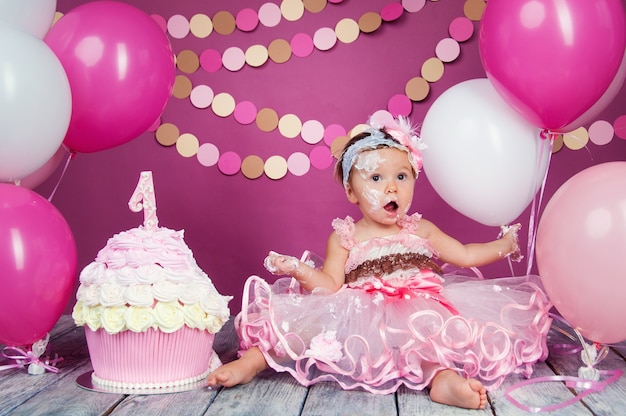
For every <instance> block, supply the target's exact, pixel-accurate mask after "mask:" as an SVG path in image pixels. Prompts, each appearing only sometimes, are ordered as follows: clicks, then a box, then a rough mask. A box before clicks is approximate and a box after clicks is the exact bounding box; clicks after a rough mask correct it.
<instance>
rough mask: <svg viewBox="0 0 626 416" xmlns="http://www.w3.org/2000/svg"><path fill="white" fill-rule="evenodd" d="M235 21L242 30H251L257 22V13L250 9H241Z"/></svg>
mask: <svg viewBox="0 0 626 416" xmlns="http://www.w3.org/2000/svg"><path fill="white" fill-rule="evenodd" d="M235 23H236V24H237V27H238V28H239V30H241V31H242V32H252V31H253V30H254V29H256V27H257V26H258V24H259V15H257V13H256V11H254V10H252V9H241V10H240V11H239V13H237V17H236V18H235Z"/></svg>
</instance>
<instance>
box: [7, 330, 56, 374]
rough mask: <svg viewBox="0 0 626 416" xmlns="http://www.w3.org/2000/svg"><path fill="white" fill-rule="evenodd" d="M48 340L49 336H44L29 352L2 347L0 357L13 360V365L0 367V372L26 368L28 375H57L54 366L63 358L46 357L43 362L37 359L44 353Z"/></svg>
mask: <svg viewBox="0 0 626 416" xmlns="http://www.w3.org/2000/svg"><path fill="white" fill-rule="evenodd" d="M49 339H50V334H46V336H45V337H44V338H43V339H41V340H39V341H37V342H35V343H34V344H33V346H32V347H31V349H30V351H26V350H24V349H22V348H18V347H4V349H3V350H2V353H1V355H2V356H3V357H5V358H8V359H9V360H14V361H15V363H14V364H7V365H1V366H0V371H3V370H9V369H11V368H23V367H24V366H28V374H36V375H38V374H43V373H45V372H46V370H47V371H50V372H52V373H58V372H59V369H58V368H57V367H55V364H56V363H58V362H59V361H61V360H63V358H59V357H55V358H54V359H52V360H50V358H49V357H46V358H45V359H44V360H42V359H40V358H39V357H40V356H41V355H42V354H43V353H44V352H45V351H46V347H47V345H48V340H49Z"/></svg>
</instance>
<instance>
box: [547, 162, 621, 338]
mask: <svg viewBox="0 0 626 416" xmlns="http://www.w3.org/2000/svg"><path fill="white" fill-rule="evenodd" d="M536 253H537V266H538V269H539V275H540V276H541V280H542V282H543V284H544V286H545V289H546V292H547V294H548V296H549V297H550V299H551V300H552V302H553V303H554V305H555V307H556V309H557V310H558V311H559V312H560V313H561V315H563V317H564V318H565V320H566V321H567V322H569V324H570V325H571V326H572V327H573V328H577V329H578V330H579V331H580V333H581V334H582V335H583V336H584V337H586V338H587V339H589V340H591V341H596V342H600V343H605V344H610V343H615V342H620V341H624V340H626V324H625V323H624V317H625V316H626V302H625V301H624V296H626V274H625V271H626V162H621V161H619V162H608V163H602V164H599V165H595V166H592V167H590V168H587V169H585V170H583V171H582V172H579V173H578V174H576V175H574V176H573V177H571V178H570V179H569V180H568V181H567V182H565V183H564V184H563V185H562V186H561V187H560V188H559V189H558V190H557V192H555V193H554V195H553V196H552V198H551V199H550V201H549V202H548V204H547V205H546V208H545V211H544V213H543V215H542V216H541V219H540V222H539V227H538V230H537V251H536Z"/></svg>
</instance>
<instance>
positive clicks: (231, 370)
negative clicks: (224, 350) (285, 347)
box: [208, 348, 267, 387]
mask: <svg viewBox="0 0 626 416" xmlns="http://www.w3.org/2000/svg"><path fill="white" fill-rule="evenodd" d="M266 368H267V362H266V361H265V357H264V356H263V353H261V351H260V350H259V349H258V348H251V349H249V350H248V351H246V352H245V353H244V354H243V356H241V358H239V359H238V360H235V361H231V362H230V363H227V364H224V365H222V366H220V367H218V368H217V369H216V370H215V371H213V372H212V373H211V374H209V377H208V385H209V386H212V387H215V386H224V387H232V386H235V385H237V384H246V383H249V382H251V381H252V379H254V377H255V376H256V375H257V374H258V373H260V372H261V371H263V370H265V369H266Z"/></svg>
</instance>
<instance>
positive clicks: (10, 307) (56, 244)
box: [0, 184, 77, 346]
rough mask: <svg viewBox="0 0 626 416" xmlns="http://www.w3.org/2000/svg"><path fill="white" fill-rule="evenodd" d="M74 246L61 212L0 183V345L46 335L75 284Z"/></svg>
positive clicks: (24, 190) (20, 343)
mask: <svg viewBox="0 0 626 416" xmlns="http://www.w3.org/2000/svg"><path fill="white" fill-rule="evenodd" d="M76 259H77V257H76V243H75V241H74V236H73V234H72V231H71V230H70V227H69V226H68V224H67V222H66V221H65V219H64V218H63V216H62V215H61V213H60V212H59V211H58V210H57V209H56V208H55V207H54V206H53V205H52V204H51V203H50V202H48V200H46V199H44V198H43V197H41V196H40V195H38V194H37V193H35V192H33V191H31V190H30V189H27V188H23V187H21V186H16V185H10V184H0V344H6V345H11V346H26V345H30V344H32V343H33V342H35V341H38V340H40V339H41V338H43V337H44V336H45V334H46V333H47V332H49V331H50V330H51V329H52V327H53V326H54V324H55V323H56V322H57V321H58V319H59V317H60V316H61V314H62V313H63V310H64V309H65V306H66V304H67V302H68V301H69V298H70V296H71V294H72V291H73V289H74V283H75V281H76V268H77V264H76V261H77V260H76Z"/></svg>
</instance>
